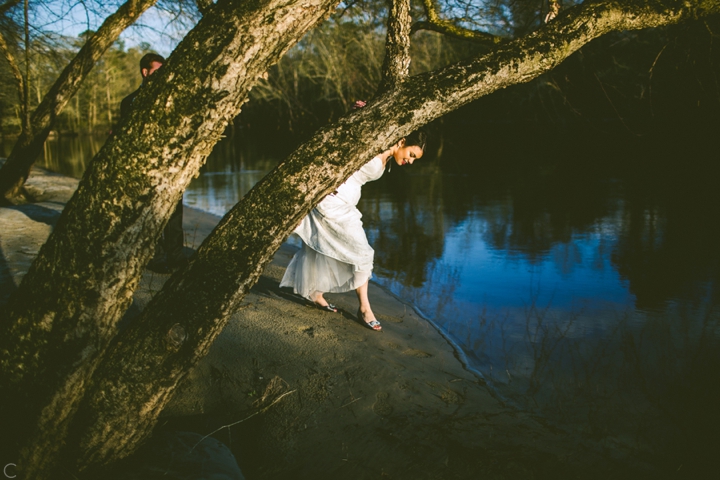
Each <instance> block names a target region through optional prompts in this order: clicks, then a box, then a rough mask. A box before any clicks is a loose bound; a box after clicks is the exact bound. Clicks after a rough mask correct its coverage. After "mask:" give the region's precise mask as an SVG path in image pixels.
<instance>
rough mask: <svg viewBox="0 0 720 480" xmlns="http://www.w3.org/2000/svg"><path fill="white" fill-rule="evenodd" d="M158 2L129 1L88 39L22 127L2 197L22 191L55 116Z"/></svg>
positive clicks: (1, 184) (3, 171)
mask: <svg viewBox="0 0 720 480" xmlns="http://www.w3.org/2000/svg"><path fill="white" fill-rule="evenodd" d="M156 1H157V0H128V1H127V2H126V3H125V4H123V5H122V6H121V7H120V8H119V9H118V10H117V12H115V13H113V14H112V15H110V16H109V17H108V18H107V19H106V20H105V21H104V22H103V24H102V25H101V26H100V28H99V29H98V31H97V32H95V33H94V34H93V36H92V37H90V38H89V39H88V41H87V42H86V43H85V45H83V47H82V48H81V49H80V51H79V52H78V53H77V55H75V57H74V58H73V59H72V61H71V62H70V63H69V64H68V65H67V67H65V69H64V70H63V71H62V73H61V74H60V76H59V77H58V79H57V80H55V83H54V84H53V86H52V87H51V88H50V90H49V91H48V93H47V94H45V97H44V98H43V99H42V101H41V102H40V105H38V106H37V108H36V109H35V111H34V112H33V113H32V116H31V117H30V122H29V125H24V126H23V129H22V132H20V137H19V138H18V139H17V142H15V145H14V146H13V149H12V151H11V152H10V155H9V156H8V158H7V160H6V161H5V164H4V165H3V166H2V168H0V199H3V198H4V199H5V200H7V201H13V199H14V198H15V197H17V196H18V195H19V194H20V192H21V190H22V187H23V185H25V181H26V180H27V177H28V175H30V169H31V168H32V166H33V164H34V163H35V160H36V159H37V158H38V156H40V153H41V152H42V150H43V145H44V144H45V140H46V139H47V136H48V134H49V133H50V130H51V128H52V126H53V123H54V122H55V118H56V117H57V116H58V115H59V114H60V112H62V111H63V109H64V108H65V105H67V103H68V102H69V101H70V99H71V98H72V96H73V95H75V93H77V91H78V89H79V88H80V85H81V84H82V81H83V80H84V79H85V77H87V75H88V73H90V71H91V70H92V68H93V66H94V65H95V63H96V62H97V61H98V59H99V58H100V57H101V56H102V55H103V53H105V51H106V50H107V49H108V48H110V46H111V45H112V44H113V43H115V40H117V39H118V37H119V36H120V34H121V33H122V32H123V31H124V30H125V29H126V28H127V27H129V26H130V25H132V24H133V23H135V20H137V19H138V17H139V16H140V15H141V14H142V13H143V12H144V11H145V10H147V9H148V8H149V7H151V6H152V5H154V4H155V2H156ZM26 83H27V81H26ZM27 87H28V85H26V88H27ZM27 113H28V114H29V112H27Z"/></svg>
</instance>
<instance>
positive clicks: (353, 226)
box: [280, 157, 384, 300]
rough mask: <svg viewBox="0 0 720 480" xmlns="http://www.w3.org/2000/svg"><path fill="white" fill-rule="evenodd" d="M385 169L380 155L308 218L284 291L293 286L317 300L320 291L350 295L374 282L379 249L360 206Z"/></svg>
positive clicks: (300, 232) (300, 228)
mask: <svg viewBox="0 0 720 480" xmlns="http://www.w3.org/2000/svg"><path fill="white" fill-rule="evenodd" d="M383 167H384V164H383V161H382V159H381V158H380V157H375V158H373V159H372V160H371V161H370V162H368V163H367V164H365V165H364V166H363V167H362V168H361V169H360V170H358V171H357V172H355V173H354V174H353V175H352V176H351V177H350V178H349V179H348V180H347V181H346V182H345V183H344V184H342V185H341V186H340V187H338V189H337V190H336V192H335V193H333V194H330V195H328V196H327V197H325V198H324V199H323V200H322V201H321V202H320V203H319V204H318V205H317V206H316V207H315V208H313V209H312V210H311V211H310V213H309V214H308V215H307V216H306V217H305V218H303V219H302V221H301V222H300V225H298V227H297V228H296V229H295V233H296V234H298V235H299V236H300V238H301V239H302V241H303V246H302V249H301V250H300V251H299V252H297V253H296V254H295V256H294V257H293V259H292V260H291V261H290V264H289V265H288V268H287V270H286V271H285V275H284V276H283V279H282V281H281V282H280V286H281V287H292V288H293V290H294V291H295V293H296V294H298V295H301V296H303V297H305V298H307V299H310V300H312V297H313V296H314V294H315V293H317V292H320V293H325V292H331V293H339V292H347V291H350V290H355V289H356V288H358V287H360V286H362V285H363V284H365V282H367V281H368V279H369V278H370V275H371V273H372V269H373V260H374V257H375V251H374V250H373V249H372V247H371V246H370V244H369V243H368V240H367V236H366V235H365V230H363V224H362V220H361V218H362V214H361V213H360V211H359V210H358V209H357V206H356V205H357V203H358V200H360V191H361V187H362V185H363V184H364V183H366V182H368V181H372V180H377V179H378V178H380V176H382V174H383Z"/></svg>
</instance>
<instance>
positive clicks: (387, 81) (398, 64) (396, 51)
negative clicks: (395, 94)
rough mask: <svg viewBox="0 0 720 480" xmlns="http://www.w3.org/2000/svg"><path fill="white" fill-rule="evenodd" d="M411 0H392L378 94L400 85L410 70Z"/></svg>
mask: <svg viewBox="0 0 720 480" xmlns="http://www.w3.org/2000/svg"><path fill="white" fill-rule="evenodd" d="M411 22H412V19H411V18H410V0H390V8H389V10H388V23H387V38H386V40H385V59H384V60H383V66H382V80H381V81H380V86H379V87H378V91H377V94H381V93H383V92H385V91H387V90H390V89H391V88H394V87H396V86H397V85H399V84H400V83H401V82H402V81H403V80H404V79H405V78H406V77H407V75H408V72H409V71H410V23H411Z"/></svg>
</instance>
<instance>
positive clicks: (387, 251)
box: [44, 137, 720, 469]
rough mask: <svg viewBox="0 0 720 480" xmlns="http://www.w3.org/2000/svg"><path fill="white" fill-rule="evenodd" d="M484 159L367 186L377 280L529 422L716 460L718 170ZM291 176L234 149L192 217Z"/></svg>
mask: <svg viewBox="0 0 720 480" xmlns="http://www.w3.org/2000/svg"><path fill="white" fill-rule="evenodd" d="M101 145H102V139H100V140H92V139H88V138H82V137H81V138H77V139H61V140H60V141H58V140H53V141H50V142H48V146H47V148H46V159H45V161H44V165H45V166H47V167H49V168H51V169H52V170H55V171H60V172H62V173H66V174H69V175H73V176H76V177H78V176H80V175H81V174H82V172H83V171H84V169H85V166H86V165H87V163H88V162H89V161H90V159H91V158H92V155H93V154H94V153H95V152H96V151H97V150H98V149H99V147H100V146H101ZM476 154H477V155H478V157H480V156H481V155H480V154H479V153H476ZM467 155H468V153H467V152H459V151H457V150H456V151H452V149H446V150H445V153H442V152H438V154H435V155H428V157H429V158H428V159H426V160H424V161H423V160H421V161H419V162H417V164H416V165H414V166H412V167H410V168H408V167H405V168H397V167H396V168H395V169H394V170H392V171H391V172H389V173H387V174H386V175H384V176H383V178H382V179H380V180H379V181H377V182H373V183H371V184H368V185H366V186H365V187H364V190H363V197H362V200H361V203H360V205H359V208H360V210H361V211H362V212H363V222H364V224H365V229H366V231H367V234H368V238H369V240H370V243H371V245H373V247H374V248H375V250H376V268H375V273H374V281H375V282H377V283H379V284H380V285H383V286H384V287H385V288H387V289H388V290H390V291H392V292H393V293H394V294H395V295H397V296H398V297H400V298H402V299H403V300H405V301H407V302H409V303H411V304H412V305H415V306H416V308H417V309H418V310H419V311H420V312H421V313H422V314H423V315H424V316H425V317H426V318H428V319H430V320H431V321H432V322H433V323H435V324H436V325H437V326H438V327H439V328H440V329H441V330H442V331H443V332H444V333H445V335H446V336H447V337H448V338H450V339H451V340H452V341H453V342H454V343H455V344H456V345H458V346H459V347H460V348H461V349H462V351H463V352H464V356H465V357H466V361H467V362H468V363H469V366H470V367H471V368H473V369H475V370H476V371H477V372H478V374H479V375H481V376H482V377H484V379H485V380H486V381H487V382H488V383H489V384H490V385H491V386H492V387H493V388H494V389H495V391H496V392H497V393H498V395H500V396H502V397H503V398H504V399H506V401H507V402H509V403H511V404H514V405H516V406H518V408H521V409H524V410H530V411H533V412H536V413H537V414H538V415H541V416H542V417H544V418H546V419H548V420H549V421H551V422H552V423H553V424H555V425H557V426H560V427H562V428H572V429H573V430H575V431H581V432H583V433H585V434H586V435H587V437H588V438H592V439H594V440H598V441H601V442H604V443H606V444H607V446H608V447H610V448H613V449H617V448H620V449H625V450H626V451H628V452H630V453H631V454H632V455H638V456H646V455H648V456H651V457H652V458H654V459H656V460H657V461H660V462H662V463H664V464H666V465H667V467H668V468H673V469H674V468H682V465H683V463H684V462H688V461H689V460H688V459H704V458H711V457H712V456H713V455H714V454H713V452H716V449H717V447H718V440H717V437H718V435H717V428H718V427H719V426H720V420H719V415H718V413H717V411H718V401H719V400H720V394H719V393H720V388H719V387H718V374H717V371H718V370H717V368H718V367H720V348H718V347H720V309H719V308H718V303H719V302H718V301H719V300H720V295H719V289H718V285H719V284H718V277H719V276H720V258H719V255H720V254H719V253H718V247H719V246H720V242H719V241H720V222H718V218H720V215H719V214H720V202H718V197H717V194H716V193H713V192H714V190H715V189H714V188H712V187H713V186H714V185H713V183H712V181H708V178H707V174H706V171H705V170H703V169H702V168H700V169H696V170H694V171H693V172H690V173H687V172H685V173H684V174H683V175H676V174H673V170H672V168H669V169H668V168H666V169H665V170H664V171H663V172H661V173H657V174H652V175H649V174H648V172H649V171H654V169H648V168H647V166H645V167H642V168H639V169H636V170H622V169H620V170H622V171H618V170H617V169H615V170H613V168H608V169H605V170H603V169H597V168H590V169H583V168H571V169H567V168H565V167H564V166H563V165H562V164H557V163H552V162H542V161H537V162H535V161H534V159H520V160H518V161H514V160H512V159H511V160H507V159H501V160H500V159H491V160H487V159H485V160H483V159H481V158H478V159H477V160H478V162H477V163H480V164H484V165H486V166H487V165H488V164H489V163H490V162H495V163H496V164H499V163H502V164H505V163H508V164H510V166H508V167H507V168H500V169H498V168H483V167H480V168H474V167H473V165H474V163H473V161H458V160H457V159H458V158H459V157H460V156H467ZM469 155H472V153H470V154H469ZM466 160H467V159H466ZM471 160H472V159H471ZM700 160H701V161H700V162H695V164H700V165H702V164H703V161H702V159H700ZM278 161H279V157H278V156H276V155H272V154H261V153H257V152H253V151H252V150H251V149H250V148H248V147H241V146H240V145H239V144H238V143H237V142H234V141H231V140H227V141H224V142H222V143H221V144H219V145H218V147H217V148H216V149H215V151H214V152H213V154H212V155H211V157H210V158H209V160H208V163H207V165H206V166H205V167H204V168H203V170H202V174H201V175H200V176H199V177H198V178H197V179H195V180H194V181H193V182H192V183H191V185H190V186H189V188H188V189H187V191H186V193H185V197H184V202H185V204H186V205H189V206H192V207H195V208H199V209H201V210H204V211H207V212H210V213H213V214H216V215H223V214H224V213H225V212H226V211H228V210H229V209H230V208H231V207H232V206H233V205H234V204H235V203H236V202H237V201H238V199H240V198H241V197H242V196H243V195H244V194H245V193H246V192H247V191H248V190H249V189H250V188H252V186H253V185H254V184H255V183H256V182H258V181H259V180H260V179H261V178H262V177H263V176H264V175H265V174H266V173H267V172H268V171H270V170H271V169H272V168H273V167H274V166H275V165H276V164H277V163H278ZM529 165H531V166H532V167H528V166H529ZM291 241H292V240H291ZM378 313H382V312H378ZM706 454H707V456H706ZM658 459H659V460H658Z"/></svg>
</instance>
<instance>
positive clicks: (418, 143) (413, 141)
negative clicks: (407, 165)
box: [405, 130, 427, 150]
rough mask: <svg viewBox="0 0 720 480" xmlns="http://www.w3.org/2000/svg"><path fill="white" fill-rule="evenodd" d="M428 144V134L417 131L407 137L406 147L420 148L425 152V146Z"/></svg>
mask: <svg viewBox="0 0 720 480" xmlns="http://www.w3.org/2000/svg"><path fill="white" fill-rule="evenodd" d="M426 143H427V133H425V131H424V130H415V131H414V132H412V133H411V134H409V135H408V136H406V137H405V146H406V147H420V148H421V149H422V150H425V144H426Z"/></svg>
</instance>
